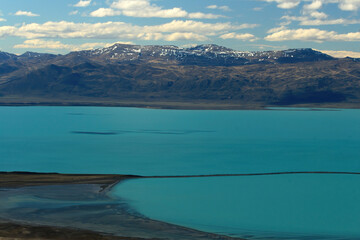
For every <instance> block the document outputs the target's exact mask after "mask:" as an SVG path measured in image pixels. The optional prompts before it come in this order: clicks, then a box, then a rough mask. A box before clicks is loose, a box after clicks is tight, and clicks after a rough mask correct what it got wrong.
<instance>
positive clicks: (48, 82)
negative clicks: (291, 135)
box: [0, 44, 360, 107]
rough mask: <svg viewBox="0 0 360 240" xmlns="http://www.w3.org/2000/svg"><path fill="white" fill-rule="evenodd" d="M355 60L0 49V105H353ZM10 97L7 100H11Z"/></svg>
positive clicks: (358, 98) (165, 50) (202, 48)
mask: <svg viewBox="0 0 360 240" xmlns="http://www.w3.org/2000/svg"><path fill="white" fill-rule="evenodd" d="M359 69H360V62H358V61H357V59H352V58H343V59H338V58H333V57H331V56H329V55H326V54H324V53H321V52H319V51H316V50H313V49H309V48H303V49H288V50H281V51H259V52H243V51H235V50H232V49H229V48H226V47H222V46H218V45H214V44H206V45H199V46H196V47H191V48H179V47H176V46H171V45H167V46H161V45H149V46H140V45H127V44H115V45H113V46H110V47H107V48H103V49H96V50H84V51H77V52H70V53H68V54H65V55H53V54H39V53H32V52H28V53H24V54H22V55H20V56H16V55H12V54H9V53H4V52H0V104H7V103H9V104H11V102H13V103H14V102H17V103H20V104H21V99H26V98H27V99H37V100H36V101H37V102H38V104H42V103H44V102H50V103H54V102H64V101H65V100H66V101H68V102H69V101H70V102H73V103H76V102H80V101H81V102H83V103H84V102H86V101H88V102H89V104H90V105H91V104H95V105H96V104H97V103H100V102H101V103H103V102H107V103H108V104H110V105H112V104H113V105H116V104H115V103H116V102H122V101H126V102H143V103H147V102H177V103H184V102H187V103H189V102H194V103H196V102H211V103H214V104H215V105H216V104H224V103H226V104H231V105H239V106H244V107H248V106H254V107H264V106H286V105H289V106H294V105H299V104H308V105H311V104H312V105H319V104H330V105H337V106H341V105H344V104H345V105H346V104H350V105H351V106H355V107H356V106H358V105H359V102H360V70H359ZM9 99H12V100H11V101H10V100H9Z"/></svg>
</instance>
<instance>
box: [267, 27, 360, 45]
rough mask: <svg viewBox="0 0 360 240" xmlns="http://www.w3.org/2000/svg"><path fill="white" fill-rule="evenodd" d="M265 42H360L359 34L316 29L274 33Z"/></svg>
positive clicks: (288, 30)
mask: <svg viewBox="0 0 360 240" xmlns="http://www.w3.org/2000/svg"><path fill="white" fill-rule="evenodd" d="M265 40H267V41H289V40H298V41H313V42H324V41H360V32H350V33H345V34H339V33H337V32H335V31H326V30H320V29H316V28H310V29H303V28H300V29H285V30H280V31H278V32H274V33H272V34H270V35H268V36H266V37H265Z"/></svg>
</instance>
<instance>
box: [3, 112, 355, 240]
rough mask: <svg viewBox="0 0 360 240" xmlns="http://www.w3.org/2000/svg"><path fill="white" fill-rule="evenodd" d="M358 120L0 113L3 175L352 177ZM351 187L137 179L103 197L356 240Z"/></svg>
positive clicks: (236, 230) (253, 230)
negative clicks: (31, 173) (96, 174)
mask: <svg viewBox="0 0 360 240" xmlns="http://www.w3.org/2000/svg"><path fill="white" fill-rule="evenodd" d="M359 123H360V110H321V111H319V110H316V111H309V110H307V109H273V110H263V111H255V110H254V111H251V110H248V111H245V110H244V111H204V110H202V111H186V110H154V109H136V108H115V107H0V171H35V172H61V173H117V174H138V175H146V176H149V175H150V176H151V175H191V174H231V173H234V174H236V173H257V172H282V171H349V172H360V150H359V146H360V124H359ZM358 186H360V176H356V175H316V174H299V175H282V176H253V177H217V178H201V179H200V178H188V179H141V180H131V181H126V182H124V183H121V184H119V185H118V186H116V188H115V189H114V190H113V193H112V194H113V195H114V197H115V198H121V199H126V200H127V201H128V202H129V203H130V205H131V206H133V207H134V208H135V209H136V210H138V211H139V212H140V213H142V214H144V215H146V216H148V217H151V218H154V219H158V220H163V221H168V222H172V223H176V224H180V225H184V226H189V227H193V228H197V229H201V230H205V231H212V232H217V233H225V234H227V235H232V234H234V235H236V236H244V235H246V234H249V235H253V236H255V237H254V239H256V236H258V237H264V238H265V237H269V238H271V237H273V236H277V237H280V236H281V237H283V238H284V239H294V238H295V239H297V238H301V237H307V236H319V238H320V237H323V239H329V238H330V237H333V238H334V239H347V238H348V239H359V238H360V228H359V227H358V226H360V207H359V204H358V202H359V200H360V192H359V191H360V190H359V187H358ZM313 239H314V238H313Z"/></svg>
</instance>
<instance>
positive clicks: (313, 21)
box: [281, 16, 360, 26]
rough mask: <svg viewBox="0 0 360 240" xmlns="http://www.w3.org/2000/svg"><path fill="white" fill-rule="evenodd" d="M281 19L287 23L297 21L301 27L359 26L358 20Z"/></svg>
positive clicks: (284, 17) (292, 17) (287, 17)
mask: <svg viewBox="0 0 360 240" xmlns="http://www.w3.org/2000/svg"><path fill="white" fill-rule="evenodd" d="M281 19H285V20H288V21H299V22H300V23H299V24H300V25H302V26H320V25H337V24H343V25H348V24H359V23H360V19H359V20H358V19H344V18H338V19H320V17H319V18H317V19H311V18H309V17H308V16H301V17H294V16H283V17H282V18H281Z"/></svg>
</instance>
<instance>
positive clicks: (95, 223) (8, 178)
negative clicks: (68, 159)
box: [0, 172, 240, 240]
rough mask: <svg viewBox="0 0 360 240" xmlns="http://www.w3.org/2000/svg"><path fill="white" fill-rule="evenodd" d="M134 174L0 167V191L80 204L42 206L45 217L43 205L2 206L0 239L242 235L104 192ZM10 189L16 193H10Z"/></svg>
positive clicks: (225, 237) (102, 239)
mask: <svg viewBox="0 0 360 240" xmlns="http://www.w3.org/2000/svg"><path fill="white" fill-rule="evenodd" d="M135 178H142V177H141V176H134V175H116V174H58V173H32V172H0V196H2V195H1V193H2V194H5V197H6V196H8V195H9V196H13V197H14V196H15V197H17V196H18V194H19V192H20V193H21V194H25V195H24V196H36V198H37V199H39V196H40V200H41V199H42V198H41V196H45V200H47V201H50V202H51V200H56V201H60V202H61V201H63V200H66V201H70V200H72V201H74V199H75V200H77V201H79V200H81V201H80V202H81V204H80V205H73V206H67V207H59V208H58V209H57V208H49V209H45V212H46V214H48V215H49V216H48V217H47V216H46V215H45V216H44V215H42V214H38V215H36V214H37V213H38V212H42V210H44V209H42V208H39V209H33V211H32V212H31V214H28V213H23V210H22V209H21V208H19V209H16V208H13V209H10V211H9V212H6V211H7V210H6V209H5V214H4V211H3V210H2V211H3V214H2V216H1V218H0V240H5V239H16V238H22V239H44V240H45V239H54V240H55V239H74V240H76V239H79V240H83V239H84V240H85V239H89V240H91V239H96V240H97V239H98V240H108V239H114V240H117V239H174V240H177V239H179V240H180V239H199V240H202V239H204V240H205V239H209V240H210V239H224V240H226V239H228V240H230V239H240V238H232V237H228V236H222V235H217V234H213V233H207V232H202V231H198V230H195V229H191V228H186V227H182V226H178V225H174V224H170V223H166V222H161V221H157V220H152V219H149V218H147V217H145V216H142V215H141V214H138V213H136V212H134V211H133V210H132V209H129V208H128V206H127V205H124V204H123V203H121V204H123V205H121V204H119V203H118V202H115V200H114V199H111V197H110V196H109V195H107V194H108V193H109V191H110V190H111V188H112V186H114V185H116V184H117V183H119V182H121V181H124V180H128V179H135ZM54 189H55V190H54ZM12 191H14V192H15V195H12ZM6 194H7V195H6ZM29 194H30V195H29ZM56 201H55V202H56ZM66 201H65V202H66ZM86 201H88V202H86ZM83 202H86V204H84V203H83ZM75 203H76V201H75ZM5 205H6V203H5ZM14 209H15V211H14ZM14 213H15V214H14ZM28 215H32V216H28ZM7 216H10V217H8V218H7ZM34 216H35V218H34ZM35 219H36V220H35ZM74 219H75V220H74ZM69 226H71V227H69ZM65 236H66V237H65Z"/></svg>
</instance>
